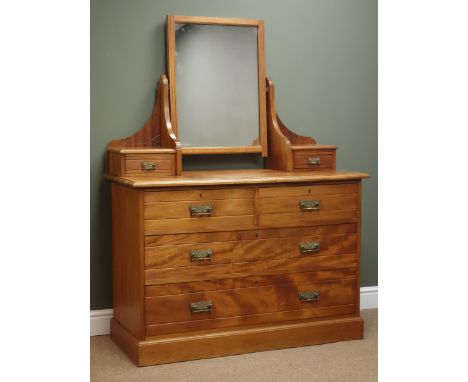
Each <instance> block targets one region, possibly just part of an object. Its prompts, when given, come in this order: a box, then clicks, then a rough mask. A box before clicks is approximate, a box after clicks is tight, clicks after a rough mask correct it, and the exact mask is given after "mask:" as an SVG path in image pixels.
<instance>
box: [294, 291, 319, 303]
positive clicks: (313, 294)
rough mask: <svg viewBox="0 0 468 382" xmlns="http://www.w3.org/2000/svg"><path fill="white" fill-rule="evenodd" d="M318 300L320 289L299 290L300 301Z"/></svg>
mask: <svg viewBox="0 0 468 382" xmlns="http://www.w3.org/2000/svg"><path fill="white" fill-rule="evenodd" d="M318 300H320V291H318V290H313V291H305V292H299V301H300V302H314V301H318Z"/></svg>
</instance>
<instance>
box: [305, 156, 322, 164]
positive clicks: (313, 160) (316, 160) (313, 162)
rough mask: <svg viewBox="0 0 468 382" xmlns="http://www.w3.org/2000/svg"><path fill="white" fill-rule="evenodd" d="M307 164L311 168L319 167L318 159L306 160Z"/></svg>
mask: <svg viewBox="0 0 468 382" xmlns="http://www.w3.org/2000/svg"><path fill="white" fill-rule="evenodd" d="M307 162H308V163H309V165H311V166H318V165H320V157H310V158H308V160H307Z"/></svg>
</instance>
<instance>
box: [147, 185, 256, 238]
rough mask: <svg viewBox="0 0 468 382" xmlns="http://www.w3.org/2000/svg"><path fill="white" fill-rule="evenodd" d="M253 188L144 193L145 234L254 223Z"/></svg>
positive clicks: (212, 228)
mask: <svg viewBox="0 0 468 382" xmlns="http://www.w3.org/2000/svg"><path fill="white" fill-rule="evenodd" d="M254 216H255V203H254V190H253V189H218V190H189V191H170V192H167V191H160V192H157V191H153V192H145V194H144V219H145V220H144V226H145V232H146V234H160V233H178V232H198V231H203V230H222V229H226V228H229V229H235V228H236V227H237V228H241V227H251V226H253V225H254V224H255V218H254Z"/></svg>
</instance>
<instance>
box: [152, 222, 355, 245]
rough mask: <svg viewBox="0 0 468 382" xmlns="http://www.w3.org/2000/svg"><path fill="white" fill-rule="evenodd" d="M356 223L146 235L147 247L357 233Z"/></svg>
mask: <svg viewBox="0 0 468 382" xmlns="http://www.w3.org/2000/svg"><path fill="white" fill-rule="evenodd" d="M356 230H357V227H356V224H334V225H322V226H320V225H319V226H311V227H296V228H273V229H257V230H241V231H224V232H209V233H188V234H176V235H162V236H159V235H154V236H145V247H151V246H164V245H176V244H198V243H211V242H217V241H239V240H255V239H271V238H281V237H284V238H287V237H299V236H319V235H336V234H346V233H356Z"/></svg>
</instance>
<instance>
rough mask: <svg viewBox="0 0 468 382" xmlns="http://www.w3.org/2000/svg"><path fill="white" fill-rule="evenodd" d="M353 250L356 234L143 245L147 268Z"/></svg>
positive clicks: (352, 251)
mask: <svg viewBox="0 0 468 382" xmlns="http://www.w3.org/2000/svg"><path fill="white" fill-rule="evenodd" d="M355 252H356V234H355V233H349V234H335V235H325V236H298V237H286V238H268V239H256V240H240V241H226V242H213V243H196V244H181V245H166V246H156V247H149V246H148V247H146V248H145V266H146V267H147V268H171V267H189V266H192V267H198V266H201V267H203V266H207V265H212V264H227V263H231V262H234V263H241V262H250V261H265V260H275V259H289V258H301V257H307V256H334V255H340V254H345V253H355Z"/></svg>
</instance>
